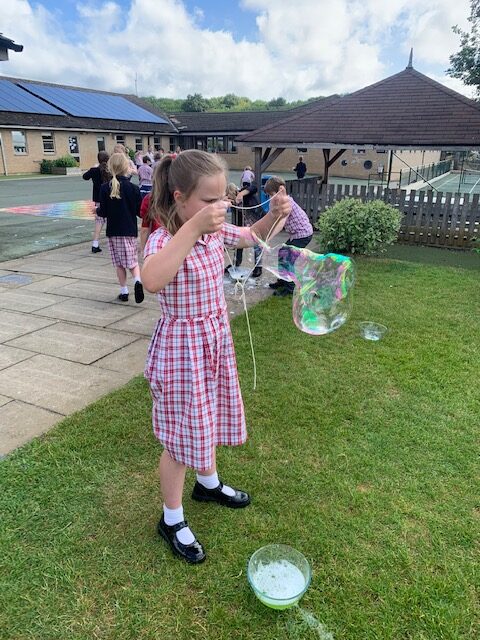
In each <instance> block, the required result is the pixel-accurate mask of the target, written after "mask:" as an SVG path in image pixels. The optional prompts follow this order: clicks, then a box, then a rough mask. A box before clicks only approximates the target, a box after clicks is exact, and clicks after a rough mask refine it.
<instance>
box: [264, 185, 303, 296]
mask: <svg viewBox="0 0 480 640" xmlns="http://www.w3.org/2000/svg"><path fill="white" fill-rule="evenodd" d="M279 189H285V180H283V179H282V178H279V177H278V176H272V177H271V178H269V179H268V180H267V181H266V183H265V186H264V187H263V190H264V191H265V193H266V194H267V195H268V197H269V198H271V197H272V196H274V195H275V194H276V193H278V191H279ZM288 200H289V202H290V213H289V215H288V217H287V219H286V221H285V226H284V229H285V231H287V233H288V236H289V237H288V240H287V242H286V243H285V244H287V245H289V246H291V247H298V248H299V249H303V248H305V247H306V246H307V245H308V244H309V242H310V240H311V239H312V236H313V227H312V225H311V223H310V220H309V218H308V216H307V214H306V213H305V211H304V210H303V209H302V208H301V207H299V206H298V204H297V203H296V202H295V200H294V199H293V198H292V197H291V196H288ZM286 254H288V249H283V250H282V249H280V250H279V252H278V265H279V268H280V269H281V265H282V258H283V259H285V258H286V259H287V261H291V260H290V259H289V256H288V255H286ZM268 286H269V287H270V288H271V289H275V293H274V295H276V296H288V295H292V293H293V291H294V289H295V283H294V282H288V281H287V280H282V279H280V278H279V279H278V280H277V281H276V282H272V283H271V284H269V285H268Z"/></svg>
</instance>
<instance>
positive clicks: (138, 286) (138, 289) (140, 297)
mask: <svg viewBox="0 0 480 640" xmlns="http://www.w3.org/2000/svg"><path fill="white" fill-rule="evenodd" d="M134 293H135V302H136V303H137V304H140V303H141V302H143V301H144V299H145V294H144V293H143V285H142V283H141V282H140V280H137V281H136V282H135V287H134Z"/></svg>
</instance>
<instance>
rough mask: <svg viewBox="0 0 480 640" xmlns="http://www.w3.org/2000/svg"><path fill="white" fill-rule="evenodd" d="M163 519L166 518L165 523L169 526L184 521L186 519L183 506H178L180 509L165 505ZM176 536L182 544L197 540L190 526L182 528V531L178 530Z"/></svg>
mask: <svg viewBox="0 0 480 640" xmlns="http://www.w3.org/2000/svg"><path fill="white" fill-rule="evenodd" d="M163 519H164V520H165V524H167V525H168V526H169V527H172V526H173V525H174V524H178V523H179V522H182V521H183V520H184V517H183V507H178V509H169V508H168V507H166V506H165V505H163ZM176 536H177V538H178V540H179V541H180V542H181V543H182V544H192V543H193V542H195V536H194V535H193V533H192V531H191V529H190V527H184V528H183V529H180V531H177V533H176Z"/></svg>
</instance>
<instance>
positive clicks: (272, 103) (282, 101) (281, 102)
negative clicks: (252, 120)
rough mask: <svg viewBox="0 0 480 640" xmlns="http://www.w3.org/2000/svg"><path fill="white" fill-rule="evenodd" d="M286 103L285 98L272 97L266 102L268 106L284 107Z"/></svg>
mask: <svg viewBox="0 0 480 640" xmlns="http://www.w3.org/2000/svg"><path fill="white" fill-rule="evenodd" d="M286 104H287V101H286V100H285V98H274V99H273V100H270V102H269V103H268V106H269V107H284V106H285V105H286Z"/></svg>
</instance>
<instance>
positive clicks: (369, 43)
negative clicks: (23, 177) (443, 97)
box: [0, 0, 474, 101]
mask: <svg viewBox="0 0 480 640" xmlns="http://www.w3.org/2000/svg"><path fill="white" fill-rule="evenodd" d="M469 13H470V2H469V0H395V1H393V0H300V1H298V2H293V1H292V0H107V1H105V2H103V1H102V0H96V1H95V2H91V1H90V0H84V1H83V2H78V0H43V1H37V2H34V1H30V0H4V2H3V3H2V12H1V18H2V19H1V22H0V30H1V32H3V34H4V35H5V36H6V37H8V38H11V39H12V40H14V41H15V42H16V43H18V44H23V45H24V50H23V52H22V53H15V52H12V51H11V52H9V61H7V62H2V63H0V64H1V66H0V73H1V74H2V75H6V76H14V77H21V78H28V79H30V80H41V81H45V82H57V83H62V84H70V85H75V86H80V87H88V88H93V89H102V90H105V91H118V92H122V93H135V92H137V93H138V95H139V96H147V95H154V96H157V97H168V98H185V97H186V96H187V95H188V94H193V93H201V94H202V95H203V96H205V97H213V96H222V95H225V94H227V93H235V94H237V95H240V96H246V97H248V98H250V99H252V100H255V99H263V100H270V99H272V98H276V97H279V96H282V97H284V98H286V99H287V100H288V101H292V100H305V99H307V98H311V97H316V96H327V95H331V94H332V93H349V92H352V91H355V90H357V89H361V88H363V87H365V86H367V85H369V84H372V83H374V82H377V81H378V80H382V79H383V78H386V77H388V76H390V75H393V74H394V73H398V72H399V71H402V70H403V69H404V68H405V67H406V66H407V63H408V56H409V52H410V48H411V47H413V49H414V54H413V56H414V57H413V66H414V68H415V69H417V70H418V71H420V72H422V73H424V74H426V75H428V76H430V77H431V78H433V79H435V80H437V81H438V82H441V83H443V84H445V85H446V86H448V87H450V88H451V89H454V90H456V91H459V92H460V93H462V94H464V95H466V96H468V97H470V98H473V97H474V91H473V89H472V88H471V87H466V86H465V85H463V84H462V83H461V82H460V81H459V80H457V79H454V78H450V77H449V76H447V75H446V73H445V71H446V69H447V68H448V66H449V56H450V55H451V54H452V53H455V52H456V51H458V48H459V41H460V38H459V36H458V35H456V34H454V33H453V31H452V26H453V25H458V26H460V27H461V28H463V29H467V30H468V29H469V23H468V21H467V18H468V16H469Z"/></svg>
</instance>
